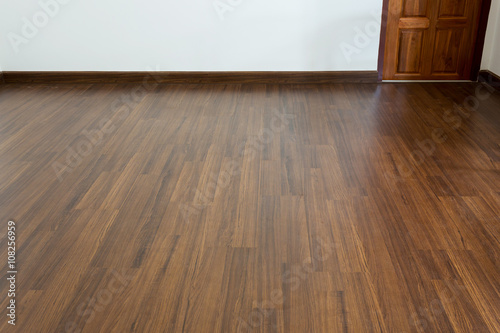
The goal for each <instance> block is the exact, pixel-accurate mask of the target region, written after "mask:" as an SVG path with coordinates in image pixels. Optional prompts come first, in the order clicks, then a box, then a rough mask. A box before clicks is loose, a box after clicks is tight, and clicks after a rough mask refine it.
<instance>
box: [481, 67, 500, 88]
mask: <svg viewBox="0 0 500 333" xmlns="http://www.w3.org/2000/svg"><path fill="white" fill-rule="evenodd" d="M478 81H479V82H485V83H486V84H488V85H489V86H490V87H493V88H495V89H496V90H500V75H497V74H495V73H493V72H491V71H480V72H479V78H478Z"/></svg>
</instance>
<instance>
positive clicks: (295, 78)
mask: <svg viewBox="0 0 500 333" xmlns="http://www.w3.org/2000/svg"><path fill="white" fill-rule="evenodd" d="M151 74H152V75H153V74H154V80H155V81H157V82H161V83H179V84H180V83H188V84H199V83H211V84H228V83H231V84H244V83H263V84H273V83H274V84H298V83H300V84H304V83H375V82H377V73H376V72H375V71H352V72H342V71H320V72H161V71H159V72H152V73H151ZM147 75H150V73H148V72H11V71H7V72H4V78H5V82H6V83H58V84H59V83H73V84H74V83H84V84H88V83H142V81H143V79H144V77H145V76H147Z"/></svg>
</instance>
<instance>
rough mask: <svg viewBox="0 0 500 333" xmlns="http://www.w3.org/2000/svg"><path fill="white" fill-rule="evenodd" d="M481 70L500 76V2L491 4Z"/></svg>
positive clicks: (499, 0)
mask: <svg viewBox="0 0 500 333" xmlns="http://www.w3.org/2000/svg"><path fill="white" fill-rule="evenodd" d="M481 69H487V70H490V71H492V72H493V73H495V74H497V75H500V0H493V1H492V4H491V11H490V17H489V21H488V28H487V29H486V40H485V43H484V54H483V60H482V64H481Z"/></svg>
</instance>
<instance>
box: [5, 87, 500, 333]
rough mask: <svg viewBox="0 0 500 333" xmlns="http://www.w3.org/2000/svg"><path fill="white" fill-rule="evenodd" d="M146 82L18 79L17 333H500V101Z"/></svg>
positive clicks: (416, 92)
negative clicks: (20, 81) (46, 82)
mask: <svg viewBox="0 0 500 333" xmlns="http://www.w3.org/2000/svg"><path fill="white" fill-rule="evenodd" d="M138 87H139V88H140V87H141V86H140V85H139V86H137V85H133V84H130V85H114V84H108V85H85V84H81V85H59V86H49V85H33V86H29V85H3V86H0V179H1V181H0V205H1V206H0V226H1V232H0V235H1V237H2V238H1V241H0V249H1V250H0V259H1V260H2V261H1V265H0V267H2V271H1V274H0V276H1V277H2V278H1V280H0V308H1V309H3V310H1V312H2V313H1V316H0V318H1V319H0V331H1V332H80V331H81V332H238V331H239V332H253V331H255V332H301V333H302V332H343V333H345V332H355V333H357V332H397V333H402V332H429V333H435V332H500V267H499V259H500V258H499V254H500V244H499V239H500V228H499V226H500V218H499V213H500V176H499V175H500V173H499V172H500V148H499V143H500V96H499V95H498V94H496V93H495V94H491V93H489V92H488V90H487V89H485V88H484V87H482V86H477V85H475V84H469V83H464V84H452V83H443V84H380V85H375V84H360V85H354V84H344V85H342V84H336V85H158V86H156V85H154V84H148V85H147V86H143V87H142V89H138ZM464 102H465V103H466V104H463V103H464ZM467 105H468V107H466V106H467ZM9 220H13V221H14V222H15V223H16V231H17V244H16V245H17V248H16V250H17V254H16V255H17V258H16V263H17V267H16V268H17V270H18V273H17V278H16V325H15V326H11V325H9V324H8V323H7V320H8V317H7V316H6V314H7V310H6V307H7V305H8V303H7V302H8V300H9V298H8V297H7V292H8V289H9V284H8V281H7V279H6V278H7V275H8V274H7V270H8V268H7V238H6V232H7V222H8V221H9Z"/></svg>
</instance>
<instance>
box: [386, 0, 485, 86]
mask: <svg viewBox="0 0 500 333" xmlns="http://www.w3.org/2000/svg"><path fill="white" fill-rule="evenodd" d="M384 1H385V0H384ZM490 9H491V0H483V4H482V6H481V15H480V16H479V27H478V31H477V38H476V46H475V48H474V59H473V61H472V68H471V73H470V78H471V80H472V81H476V80H477V79H478V74H479V70H480V69H481V60H482V59H483V50H484V42H485V38H486V28H487V26H488V17H489V15H490Z"/></svg>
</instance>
